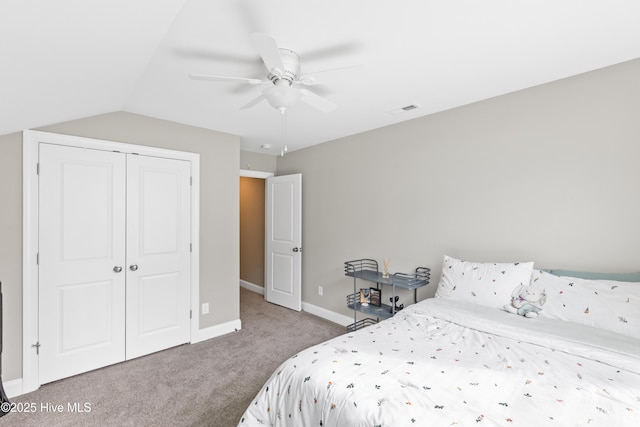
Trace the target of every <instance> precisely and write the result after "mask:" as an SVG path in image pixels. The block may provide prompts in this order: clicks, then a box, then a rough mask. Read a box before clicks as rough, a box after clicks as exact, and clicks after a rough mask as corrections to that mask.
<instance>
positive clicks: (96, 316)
mask: <svg viewBox="0 0 640 427" xmlns="http://www.w3.org/2000/svg"><path fill="white" fill-rule="evenodd" d="M39 154H40V161H39V164H40V173H39V186H40V189H39V209H40V214H39V217H40V224H39V229H40V244H39V268H40V276H39V277H40V281H39V295H38V298H39V301H40V310H39V344H40V347H39V354H40V357H39V365H40V382H41V383H42V384H44V383H48V382H51V381H54V380H57V379H60V378H65V377H69V376H71V375H75V374H78V373H80V372H85V371H89V370H92V369H95V368H99V367H101V366H106V365H109V364H112V363H117V362H120V361H123V360H124V358H125V316H124V314H125V271H124V268H125V244H124V239H125V165H126V157H125V155H124V154H120V153H114V152H105V151H96V150H89V149H80V148H72V147H63V146H58V145H50V144H40V153H39Z"/></svg>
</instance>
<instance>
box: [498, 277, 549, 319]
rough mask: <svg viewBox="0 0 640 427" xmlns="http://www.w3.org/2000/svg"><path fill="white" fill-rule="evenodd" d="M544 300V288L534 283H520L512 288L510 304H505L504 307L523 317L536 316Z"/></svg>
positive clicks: (545, 299)
mask: <svg viewBox="0 0 640 427" xmlns="http://www.w3.org/2000/svg"><path fill="white" fill-rule="evenodd" d="M545 302H547V294H546V293H545V290H544V289H542V288H540V287H539V286H534V285H520V286H518V287H517V288H515V289H514V290H513V293H511V304H506V305H505V306H504V309H505V310H507V311H508V312H509V313H514V314H519V315H520V316H524V317H537V316H538V312H539V311H540V310H542V306H543V305H544V303H545Z"/></svg>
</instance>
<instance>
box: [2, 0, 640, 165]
mask: <svg viewBox="0 0 640 427" xmlns="http://www.w3.org/2000/svg"><path fill="white" fill-rule="evenodd" d="M639 17H640V2H638V1H637V0H589V1H585V0H562V1H558V0H542V1H541V0H537V1H534V0H515V1H514V0H485V1H477V0H452V1H441V0H395V1H388V0H348V1H344V0H323V1H316V0H307V1H300V0H215V1H212V0H91V1H87V0H55V1H51V0H2V2H0V40H1V42H0V60H1V64H2V65H1V66H0V134H6V133H11V132H16V131H20V130H22V129H27V128H34V127H39V126H44V125H48V124H52V123H58V122H63V121H67V120H72V119H77V118H81V117H87V116H92V115H96V114H102V113H107V112H112V111H128V112H132V113H138V114H143V115H147V116H152V117H156V118H161V119H166V120H172V121H176V122H181V123H185V124H189V125H194V126H199V127H204V128H209V129H215V130H218V131H222V132H228V133H232V134H236V135H239V136H240V137H241V139H242V148H243V149H245V150H253V151H262V152H265V153H270V154H277V153H279V152H280V147H281V145H282V143H283V142H284V143H286V144H287V145H288V146H289V148H290V149H292V150H294V149H299V148H303V147H306V146H310V145H313V144H317V143H321V142H325V141H328V140H332V139H336V138H340V137H343V136H347V135H352V134H355V133H359V132H363V131H366V130H370V129H375V128H379V127H382V126H386V125H390V124H393V123H397V122H400V121H404V120H409V119H413V118H416V117H419V116H423V115H427V114H432V113H434V112H438V111H443V110H446V109H450V108H453V107H456V106H460V105H464V104H468V103H471V102H475V101H479V100H482V99H487V98H490V97H493V96H497V95H501V94H505V93H509V92H512V91H516V90H520V89H523V88H527V87H531V86H534V85H538V84H542V83H546V82H550V81H553V80H557V79H561V78H565V77H568V76H572V75H576V74H580V73H584V72H587V71H590V70H594V69H598V68H602V67H605V66H609V65H612V64H616V63H620V62H624V61H628V60H631V59H635V58H639V57H640V25H638V18H639ZM256 32H258V33H264V34H268V35H270V36H272V37H273V38H274V39H275V40H276V42H277V46H278V47H281V48H287V49H291V50H293V51H295V52H296V53H298V54H299V57H300V72H299V76H300V75H311V76H315V77H318V78H317V80H316V82H317V83H319V84H316V85H309V86H304V85H302V86H303V88H304V89H307V90H309V91H310V92H312V93H313V94H315V95H316V96H320V97H322V98H324V99H325V100H326V101H329V102H330V103H332V104H335V105H336V106H337V108H335V109H334V110H333V111H331V112H322V111H319V110H318V109H317V108H314V107H313V105H312V103H311V105H310V104H308V103H305V102H297V103H295V104H294V105H293V106H290V107H289V108H287V110H286V115H285V116H284V119H285V120H282V119H283V115H282V114H281V112H280V111H279V110H277V109H275V108H273V107H272V106H270V105H269V103H268V102H266V101H263V102H258V103H257V104H256V105H254V106H252V107H251V108H245V109H241V108H240V107H242V106H245V105H246V104H247V103H249V102H251V101H252V100H254V99H255V98H256V97H258V96H259V95H260V94H261V91H262V90H264V89H265V88H266V87H269V86H267V85H255V86H254V85H250V84H246V81H237V82H235V81H207V80H195V79H191V78H189V74H190V73H193V74H210V75H217V76H230V77H242V78H248V79H257V80H266V78H267V74H268V70H267V68H266V67H265V64H264V63H263V61H262V60H261V57H260V55H259V53H258V50H257V47H256V45H255V44H254V40H252V37H251V34H252V33H256ZM343 67H345V68H344V69H341V70H337V71H334V72H326V73H317V74H316V72H319V71H325V70H333V69H336V68H337V69H340V68H343ZM409 105H415V106H417V107H418V108H415V109H413V110H410V111H404V110H403V109H402V108H403V107H406V106H409ZM399 111H401V112H399ZM283 124H284V126H283ZM283 130H284V132H283ZM263 144H271V145H272V146H273V148H272V149H271V150H261V149H260V146H261V145H263Z"/></svg>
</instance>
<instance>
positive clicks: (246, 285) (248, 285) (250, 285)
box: [240, 280, 264, 295]
mask: <svg viewBox="0 0 640 427" xmlns="http://www.w3.org/2000/svg"><path fill="white" fill-rule="evenodd" d="M240 286H241V287H243V288H245V289H248V290H250V291H252V292H255V293H257V294H260V295H264V287H263V286H260V285H254V284H253V283H251V282H247V281H246V280H240Z"/></svg>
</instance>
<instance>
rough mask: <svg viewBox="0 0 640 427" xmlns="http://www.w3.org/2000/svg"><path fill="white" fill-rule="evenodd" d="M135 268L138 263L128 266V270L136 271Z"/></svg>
mask: <svg viewBox="0 0 640 427" xmlns="http://www.w3.org/2000/svg"><path fill="white" fill-rule="evenodd" d="M137 269H138V264H131V265H130V266H129V270H131V271H136V270H137Z"/></svg>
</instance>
